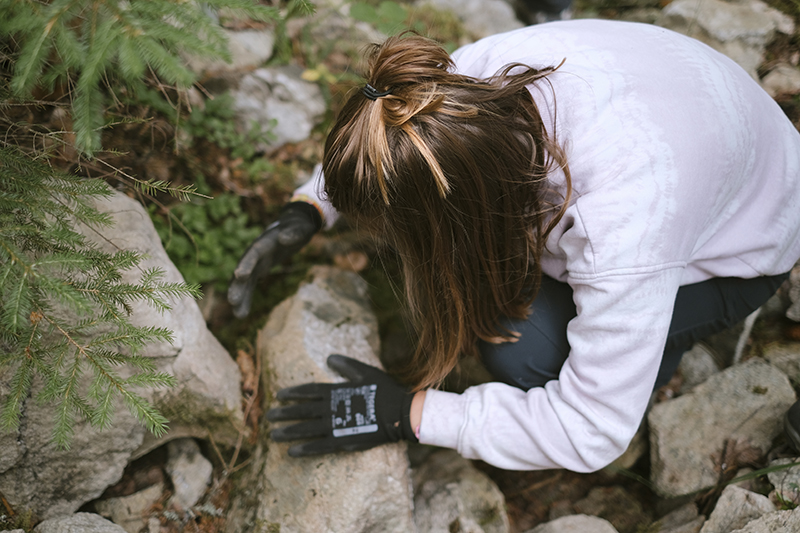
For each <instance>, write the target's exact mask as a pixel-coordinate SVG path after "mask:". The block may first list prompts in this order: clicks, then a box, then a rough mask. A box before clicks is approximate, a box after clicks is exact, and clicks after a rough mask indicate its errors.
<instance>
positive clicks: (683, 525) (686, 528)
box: [658, 503, 706, 533]
mask: <svg viewBox="0 0 800 533" xmlns="http://www.w3.org/2000/svg"><path fill="white" fill-rule="evenodd" d="M705 521H706V517H705V516H702V515H698V513H697V506H696V505H695V504H694V503H687V504H686V505H683V506H681V507H678V508H677V509H675V510H674V511H672V512H671V513H669V514H667V515H665V516H664V517H663V518H661V520H659V521H658V524H659V527H660V529H658V533H698V532H699V531H700V528H701V527H703V524H704V523H705Z"/></svg>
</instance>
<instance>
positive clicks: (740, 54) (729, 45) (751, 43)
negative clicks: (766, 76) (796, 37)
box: [658, 0, 794, 80]
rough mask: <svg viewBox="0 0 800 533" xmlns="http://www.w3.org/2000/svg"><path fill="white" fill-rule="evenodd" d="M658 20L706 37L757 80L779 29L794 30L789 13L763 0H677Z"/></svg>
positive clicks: (694, 34)
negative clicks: (767, 48)
mask: <svg viewBox="0 0 800 533" xmlns="http://www.w3.org/2000/svg"><path fill="white" fill-rule="evenodd" d="M658 24H659V25H660V26H663V27H665V28H669V29H672V30H675V31H678V32H680V33H684V34H686V35H689V36H691V37H694V38H696V39H698V40H700V41H703V42H704V43H706V44H708V45H709V46H711V47H712V48H714V49H715V50H718V51H719V52H722V53H723V54H725V55H727V56H728V57H730V58H731V59H733V60H734V61H736V62H737V63H738V64H739V65H740V66H741V67H742V68H744V69H745V70H746V71H747V72H749V73H750V75H751V76H753V78H754V79H756V80H757V79H758V75H757V74H756V69H757V68H758V67H759V66H760V65H761V63H762V61H763V59H764V51H765V47H766V45H767V43H768V42H769V41H771V40H772V38H773V36H774V35H775V32H781V33H785V34H788V35H791V34H792V33H794V22H793V21H792V19H791V18H790V17H789V16H787V15H785V14H783V13H781V12H780V11H778V10H776V9H773V8H771V7H769V6H768V5H767V4H765V3H764V2H761V1H760V0H742V1H741V2H725V1H723V0H703V1H702V2H698V1H697V0H675V1H674V2H672V3H670V4H669V5H667V6H666V7H665V8H664V11H663V12H662V17H661V19H659V21H658Z"/></svg>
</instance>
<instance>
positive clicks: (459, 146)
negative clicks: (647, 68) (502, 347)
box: [323, 34, 570, 389]
mask: <svg viewBox="0 0 800 533" xmlns="http://www.w3.org/2000/svg"><path fill="white" fill-rule="evenodd" d="M555 68H557V67H547V68H543V69H540V70H537V69H534V68H531V67H529V66H525V65H520V64H512V65H508V66H507V67H505V68H504V69H503V70H502V71H501V72H499V73H498V74H497V75H495V76H494V77H492V78H490V79H488V80H478V79H475V78H471V77H468V76H463V75H460V74H456V73H455V72H454V65H453V62H452V60H451V59H450V57H449V55H448V54H447V52H446V51H445V50H444V49H443V48H442V47H441V46H439V45H438V44H436V43H435V42H434V41H431V40H429V39H426V38H423V37H420V36H418V35H414V34H411V35H409V34H405V35H401V36H397V37H391V38H389V39H388V40H387V41H386V42H384V43H383V45H380V46H379V45H375V46H374V47H373V48H372V50H371V53H370V54H369V68H368V72H367V76H366V78H367V81H368V82H369V84H370V85H371V86H372V87H374V88H375V89H376V90H377V91H380V92H385V91H388V92H389V94H388V95H386V96H382V97H379V98H377V99H375V100H372V99H370V98H368V97H367V95H366V94H364V93H363V91H359V92H355V93H354V94H353V95H352V96H351V97H350V98H349V100H348V101H347V103H346V104H345V106H344V107H343V109H342V111H341V112H340V114H339V116H338V119H337V121H336V123H335V125H334V127H333V129H332V131H331V133H330V135H329V136H328V139H327V142H326V144H325V155H324V159H323V172H324V174H325V192H326V194H327V197H328V199H329V200H330V201H331V203H332V204H333V205H334V207H336V209H337V210H338V211H339V212H340V213H342V214H343V215H345V216H346V217H348V218H349V219H351V220H352V221H353V222H354V223H356V224H358V225H359V226H360V227H362V228H366V229H367V230H368V231H369V232H370V233H371V234H373V235H374V236H375V237H377V238H378V239H380V240H382V241H384V242H386V243H387V244H388V245H390V246H392V247H393V248H394V249H395V250H396V251H397V252H398V254H399V257H400V259H401V262H402V268H403V277H404V287H405V293H406V296H407V298H408V304H409V310H410V312H411V317H412V320H413V322H414V324H415V326H416V328H417V333H418V345H417V349H416V351H415V353H414V355H413V356H412V358H411V360H410V361H409V363H408V364H407V366H406V368H405V369H403V372H402V373H403V374H404V376H403V377H404V378H405V379H406V380H408V381H410V382H411V383H413V384H415V385H416V388H417V389H421V388H424V387H428V386H431V385H436V384H438V383H440V382H441V381H442V380H443V379H444V378H445V376H446V375H447V374H448V373H449V372H450V371H451V370H452V369H453V368H454V367H455V365H456V364H457V362H458V359H459V357H460V356H461V355H462V354H466V353H476V344H477V340H478V339H483V340H485V341H489V342H503V341H508V340H515V335H516V334H515V332H513V331H509V330H507V329H506V328H504V327H503V326H502V324H501V323H500V320H501V318H502V317H503V316H506V317H513V318H525V317H526V316H527V314H528V309H529V307H530V305H531V303H532V301H533V299H534V298H535V296H536V293H537V291H538V288H539V283H540V280H541V267H540V264H539V263H540V261H539V260H540V257H541V254H542V250H543V248H544V244H545V240H546V238H547V235H548V234H549V232H550V231H551V230H552V228H553V227H554V226H555V225H556V224H557V223H558V221H559V220H560V218H561V216H562V215H563V211H564V209H565V208H566V203H567V201H568V198H564V199H563V201H559V202H557V203H556V204H555V205H550V204H548V203H547V202H546V201H545V200H544V198H545V196H546V193H547V192H548V183H547V179H546V176H547V174H548V172H549V171H550V170H551V169H552V168H555V167H558V168H561V169H563V171H564V174H565V175H566V178H567V190H569V183H570V181H569V169H568V167H567V164H566V158H565V155H564V152H563V150H562V149H561V148H560V147H559V146H558V144H557V143H556V142H555V139H554V138H553V137H551V136H550V135H548V133H547V132H546V130H545V125H544V124H543V122H542V119H541V116H540V114H539V111H538V109H537V107H536V104H535V103H534V100H533V98H532V97H531V95H530V93H529V92H528V90H527V89H526V86H527V85H530V84H532V83H534V82H537V81H538V80H543V79H544V78H545V76H546V75H547V74H549V73H550V72H553V71H554V70H555ZM544 81H545V82H546V80H544Z"/></svg>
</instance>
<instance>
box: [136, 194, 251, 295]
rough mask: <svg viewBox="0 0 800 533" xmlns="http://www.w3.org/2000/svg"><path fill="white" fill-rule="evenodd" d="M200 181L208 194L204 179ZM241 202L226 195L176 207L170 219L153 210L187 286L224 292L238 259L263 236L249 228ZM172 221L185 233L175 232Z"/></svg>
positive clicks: (171, 209)
mask: <svg viewBox="0 0 800 533" xmlns="http://www.w3.org/2000/svg"><path fill="white" fill-rule="evenodd" d="M198 181H199V182H200V189H201V190H205V187H204V186H203V180H202V178H198ZM240 201H241V199H240V198H239V197H238V196H236V195H234V194H231V193H223V194H220V195H218V196H217V197H216V198H214V199H213V200H205V199H199V200H195V201H193V202H189V203H180V204H176V205H174V206H173V207H171V208H170V213H169V215H168V216H158V215H155V207H151V216H152V218H153V222H154V224H155V226H156V231H158V234H159V236H160V237H161V240H162V242H163V243H164V248H165V249H166V251H167V253H168V254H169V256H170V258H171V259H172V261H173V262H174V263H175V265H176V266H177V267H178V270H180V271H181V274H183V277H184V278H185V279H186V280H187V281H188V282H190V283H197V284H207V283H214V284H215V286H216V288H218V289H224V287H225V285H226V284H227V282H228V280H229V279H230V277H231V275H232V274H233V269H234V268H236V263H237V261H238V260H239V257H241V256H242V254H243V253H244V251H245V250H246V249H247V246H248V245H249V244H250V243H251V242H252V241H253V240H254V239H255V238H256V237H258V235H259V234H260V233H261V229H260V228H259V227H254V226H251V225H250V224H249V219H248V216H247V214H246V213H245V212H244V211H242V207H241V203H240ZM173 218H174V220H175V221H177V222H178V223H180V226H181V229H182V231H175V230H176V228H175V226H174V225H173V224H171V219H173Z"/></svg>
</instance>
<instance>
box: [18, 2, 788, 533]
mask: <svg viewBox="0 0 800 533" xmlns="http://www.w3.org/2000/svg"><path fill="white" fill-rule="evenodd" d="M797 1H798V0H772V1H771V3H772V4H773V5H774V6H775V7H777V8H779V9H781V10H783V11H785V12H790V13H793V14H794V16H795V20H796V22H797V24H798V27H800V5H799V4H798V3H797ZM578 7H579V6H578ZM624 9H626V7H624V6H621V7H620V6H615V5H613V4H612V3H610V2H609V3H607V7H604V8H602V9H601V10H600V15H601V16H602V17H604V18H618V17H619V16H620V13H621V12H622V11H624ZM577 14H578V15H580V12H579V10H578V13H577ZM798 31H800V30H798ZM302 47H303V43H302V42H301V41H299V40H298V41H297V42H294V43H293V46H292V49H293V50H295V51H298V52H297V56H296V57H295V59H296V61H297V62H299V63H300V64H301V65H305V64H306V58H305V57H304V55H303V53H302ZM797 54H800V36H799V34H798V33H795V35H793V36H780V37H778V38H776V39H775V41H773V42H772V43H771V44H770V46H769V49H768V55H767V61H766V63H765V70H768V68H769V66H770V65H771V64H774V63H775V62H778V61H781V60H785V61H791V60H792V59H795V60H796V57H797ZM323 64H324V65H326V68H327V69H328V71H329V72H333V73H334V74H335V73H337V70H340V69H341V64H342V58H337V57H330V58H323ZM328 90H329V91H330V92H329V94H331V95H332V97H331V101H332V102H333V104H332V106H331V107H332V109H331V112H330V113H329V116H328V118H327V121H326V123H325V124H323V125H322V126H320V127H319V128H318V129H317V130H316V131H315V132H314V133H313V135H312V137H311V138H310V139H309V140H307V141H304V142H301V143H298V144H294V145H288V146H284V147H282V148H281V149H279V150H278V151H277V152H275V153H273V154H270V156H269V168H268V170H267V171H265V172H261V173H260V174H259V175H257V176H254V173H253V172H252V166H248V165H252V163H253V158H252V157H250V158H249V159H248V157H242V156H238V155H237V154H236V153H234V151H233V150H232V149H231V148H230V147H226V148H223V147H221V146H220V145H219V144H218V143H215V142H212V141H210V140H208V139H204V138H195V140H194V141H193V143H192V144H191V145H187V146H183V147H181V148H180V149H176V143H175V141H176V139H178V138H179V136H178V134H177V133H176V129H175V126H174V123H173V122H172V121H171V120H170V119H169V118H167V117H162V116H161V115H159V113H157V112H155V111H154V109H153V108H151V107H148V106H146V105H141V104H138V105H132V106H129V107H127V108H126V109H125V110H124V113H126V114H128V115H131V116H134V117H139V118H141V119H142V120H141V121H138V122H137V121H133V122H131V121H128V122H126V123H122V124H120V125H118V126H116V127H114V128H110V129H109V130H108V132H107V134H106V137H105V139H104V146H106V147H107V149H108V152H106V153H105V154H103V156H102V159H103V160H104V161H105V162H106V163H108V164H109V165H111V166H106V165H105V163H104V164H100V163H97V162H81V163H80V164H79V163H78V162H77V161H76V160H74V159H73V160H71V159H70V157H69V156H68V154H67V156H65V158H64V160H63V161H62V166H64V167H66V168H72V169H77V168H80V171H81V172H83V173H85V174H86V175H91V176H94V177H105V178H106V179H107V180H108V181H109V182H110V183H112V184H117V183H119V184H124V183H129V182H127V181H126V180H125V179H124V177H123V176H121V174H119V171H123V172H124V173H126V174H129V175H132V176H137V177H139V178H142V179H148V178H153V179H163V180H169V181H171V182H172V183H173V184H174V185H183V184H189V183H197V182H198V176H199V177H200V181H201V182H202V187H201V189H202V191H203V192H206V193H208V194H210V195H211V196H219V195H223V194H224V195H233V196H236V197H238V198H239V199H240V205H241V208H242V211H243V213H245V214H246V215H247V217H248V219H249V222H248V224H249V226H252V227H264V226H266V225H267V224H269V223H270V222H271V221H272V220H273V219H274V217H275V216H276V214H277V212H278V210H279V209H280V207H281V206H282V205H283V204H284V203H285V202H286V200H287V199H288V198H289V196H290V195H291V191H292V189H293V188H294V185H295V184H294V176H295V175H296V174H297V173H298V172H299V171H306V172H308V171H310V170H311V168H312V167H313V165H314V164H315V163H316V162H317V161H319V160H320V159H321V153H322V146H323V142H324V131H325V128H326V125H327V124H328V123H329V121H330V117H331V116H332V115H333V113H335V108H336V102H337V98H339V97H340V94H341V91H342V90H343V89H341V88H338V87H337V86H336V84H332V85H331V86H330V87H329V88H328ZM779 104H780V105H781V107H782V108H783V109H784V111H785V112H786V114H787V115H788V116H789V117H790V119H791V120H792V121H793V123H794V124H796V125H797V126H798V129H800V97H798V96H793V97H786V98H781V99H779ZM53 115H55V114H53ZM53 115H48V116H42V117H41V122H42V123H43V124H44V125H45V126H46V127H53V128H61V127H63V125H62V124H60V123H58V120H59V117H57V116H53ZM33 122H35V120H33ZM112 167H113V168H112ZM115 169H116V170H115ZM143 201H144V203H145V204H146V205H149V206H150V209H151V212H153V214H154V217H155V218H157V219H159V218H160V219H161V220H162V223H163V222H164V221H165V220H167V219H166V218H165V216H166V213H167V212H168V211H169V210H171V209H175V204H174V203H173V200H172V199H170V198H168V197H156V198H143ZM172 231H173V232H174V233H175V234H176V235H178V234H179V233H180V232H181V229H180V228H179V227H178V226H173V228H172ZM196 240H199V239H197V238H196ZM220 253H222V252H220ZM193 254H196V255H195V257H194V259H192V256H193ZM197 256H199V250H194V252H191V251H190V253H188V254H184V255H183V256H182V257H177V258H174V260H175V262H176V264H178V266H179V268H180V267H181V266H182V265H181V262H183V263H184V264H185V263H187V261H188V262H190V263H191V261H193V260H194V261H195V264H197V263H198V262H199V260H198V258H197ZM237 258H238V256H237V257H233V258H232V260H234V261H235V260H236V259H237ZM354 263H355V264H358V263H362V264H361V265H359V267H360V268H357V270H361V273H362V275H363V276H364V277H365V279H367V281H368V283H369V285H370V288H371V294H372V296H373V301H374V304H375V309H376V313H377V315H378V319H379V321H380V324H381V336H382V339H384V340H386V339H387V338H396V335H397V332H398V331H400V330H402V329H403V320H402V318H401V317H400V315H399V304H398V302H397V299H396V298H395V291H394V290H393V289H392V284H393V282H392V280H394V283H396V280H397V278H396V273H397V269H396V264H393V263H392V262H391V260H390V259H389V260H387V259H383V260H378V259H377V258H376V254H375V250H374V249H373V248H372V247H371V246H370V245H369V244H367V243H366V242H365V241H364V240H363V239H361V238H360V237H359V236H358V235H355V234H353V233H352V232H350V231H348V230H346V229H344V230H340V231H338V232H333V233H330V234H324V235H322V234H321V235H318V236H317V237H315V239H314V240H313V241H312V243H311V245H309V246H308V247H307V248H306V249H304V250H303V251H302V252H301V254H299V255H298V257H296V258H295V259H294V260H293V261H292V262H291V263H289V264H286V265H284V266H283V267H282V268H281V269H278V270H277V271H275V272H273V273H272V274H271V275H270V277H269V278H268V279H267V280H265V282H264V283H263V284H262V285H261V287H262V290H261V291H259V294H258V295H257V296H256V298H255V300H254V304H253V311H252V313H251V315H250V318H249V319H245V320H238V319H235V318H234V317H233V315H232V313H231V310H230V307H229V306H228V305H227V303H226V302H225V299H224V291H225V284H226V282H227V280H226V279H224V278H219V279H216V280H213V281H210V282H207V283H206V284H205V285H204V290H205V293H206V297H205V298H204V301H202V302H201V307H202V308H203V310H204V313H205V315H206V318H207V321H208V324H209V327H210V329H211V330H212V331H213V332H214V333H215V335H217V337H218V338H219V339H220V340H221V341H222V342H223V344H224V345H225V346H226V348H227V349H228V350H229V351H230V353H231V354H232V356H235V354H236V353H237V351H239V350H244V351H251V352H252V350H253V348H252V346H253V345H254V344H255V335H256V331H257V330H258V329H260V328H261V327H262V326H263V324H264V322H265V320H266V317H267V315H268V313H269V311H270V309H271V308H272V307H274V306H275V305H276V304H277V303H279V302H280V301H281V300H282V299H283V298H285V297H286V296H288V295H290V294H292V293H293V292H294V291H295V290H296V287H297V285H298V284H299V282H300V281H301V280H302V279H303V278H304V276H305V273H306V271H307V270H308V268H309V267H310V266H311V265H314V264H338V265H340V266H344V267H346V268H347V267H348V265H352V264H354ZM384 267H386V269H387V270H388V271H389V275H387V274H386V273H385V270H384ZM764 331H768V332H769V336H768V337H764V338H758V339H755V341H754V342H770V341H771V340H783V339H790V338H792V339H797V338H798V336H799V335H800V329H798V326H796V325H794V324H790V323H788V322H781V323H778V324H772V325H770V327H767V328H764ZM780 446H781V443H780V442H776V447H780ZM162 459H163V457H161V456H159V455H153V456H150V457H149V458H147V459H146V460H144V461H140V462H139V463H137V464H135V465H132V466H131V468H129V469H128V475H129V476H132V475H133V473H134V472H135V471H137V469H138V471H150V470H152V469H153V468H158V465H159V463H160V462H161V460H162ZM476 464H477V465H478V467H479V468H480V469H481V470H483V471H484V472H486V473H487V474H488V475H489V476H490V477H491V478H492V479H494V480H495V482H496V483H497V484H498V486H499V487H500V489H501V490H502V492H503V493H504V494H505V497H506V502H507V507H508V512H509V516H510V519H511V522H512V531H514V532H522V531H526V530H527V529H529V528H531V527H534V526H535V525H537V524H539V523H542V522H545V521H547V520H548V519H550V517H551V516H553V513H558V512H559V510H561V511H566V510H569V509H571V508H572V507H573V506H574V504H575V502H579V501H581V500H583V499H584V498H586V496H587V495H588V494H589V492H590V491H591V490H592V489H596V488H598V487H614V486H621V487H623V488H624V489H625V492H626V493H627V494H628V498H629V499H628V500H627V501H626V502H625V503H624V504H623V506H620V507H618V508H615V509H609V510H608V511H607V512H606V514H607V515H608V516H606V518H607V519H609V520H610V521H612V523H614V525H615V527H617V529H618V530H619V532H620V533H637V532H640V533H641V532H645V531H648V529H647V526H648V525H649V524H651V522H652V521H653V520H654V519H656V518H657V517H658V516H660V515H662V514H663V513H664V512H666V511H667V510H668V509H669V508H670V507H672V506H674V505H676V504H677V503H679V502H668V501H663V500H661V499H659V498H658V497H657V496H656V495H655V494H654V493H653V492H652V491H651V490H650V488H649V487H648V485H647V482H646V480H647V479H648V477H649V476H648V459H647V457H646V455H645V457H644V458H643V459H642V460H640V461H639V462H637V464H636V465H635V466H634V467H633V468H631V469H630V470H629V471H626V472H624V473H620V472H619V471H617V472H611V471H601V472H598V473H593V474H576V473H572V472H568V471H563V470H548V471H539V472H510V471H503V470H500V469H496V468H493V467H491V466H489V465H486V464H483V463H480V462H478V463H476ZM609 490H610V489H609ZM113 492H114V490H111V489H110V493H113ZM123 492H124V491H123ZM110 493H109V494H110ZM226 494H227V492H226V491H225V490H220V491H219V498H218V500H217V501H216V504H217V505H218V506H219V507H223V508H224V506H225V505H226V502H225V495H226ZM712 496H713V495H712ZM712 496H710V495H705V497H706V498H709V497H712ZM164 524H165V525H167V524H168V522H164ZM220 524H221V521H220V519H219V518H214V517H207V518H198V520H196V521H195V522H194V525H195V527H194V528H186V529H184V526H185V525H181V526H180V527H179V526H178V524H177V523H176V524H173V526H171V527H173V529H174V530H175V531H178V530H186V531H193V530H197V531H219V530H221V529H219V528H220V527H221V525H220Z"/></svg>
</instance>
